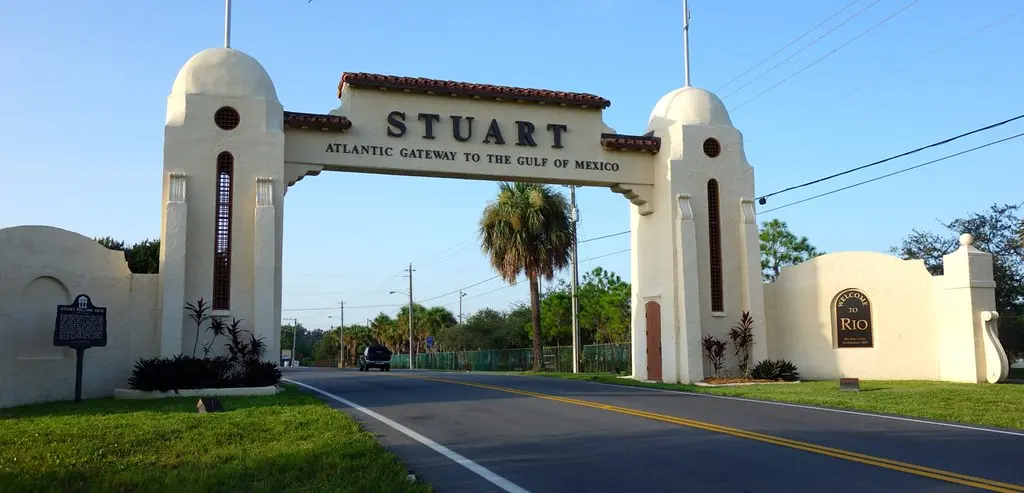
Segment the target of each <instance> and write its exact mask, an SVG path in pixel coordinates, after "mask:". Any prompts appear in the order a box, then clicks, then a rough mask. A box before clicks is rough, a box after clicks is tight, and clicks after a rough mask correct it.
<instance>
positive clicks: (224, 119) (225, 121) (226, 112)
mask: <svg viewBox="0 0 1024 493" xmlns="http://www.w3.org/2000/svg"><path fill="white" fill-rule="evenodd" d="M240 121H241V117H239V116H238V111H237V110H235V109H234V108H232V107H230V106H223V107H221V108H220V109H219V110H217V112H216V113H214V114H213V122H214V123H216V124H217V126H218V127H220V128H221V130H234V129H235V127H237V126H238V122H240ZM704 148H705V149H706V148H707V144H704Z"/></svg>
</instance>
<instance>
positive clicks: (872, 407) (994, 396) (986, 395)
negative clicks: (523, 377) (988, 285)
mask: <svg viewBox="0 0 1024 493" xmlns="http://www.w3.org/2000/svg"><path fill="white" fill-rule="evenodd" d="M524 374H529V375H541V376H546V377H555V378H565V379H570V380H587V381H593V382H601V383H610V384H616V385H628V386H636V387H653V388H659V389H667V390H678V391H682V392H695V393H702V394H714V395H728V396H734V397H746V398H751V399H763V400H769V401H779V402H792V403H796V404H810V405H815V406H825V407H831V408H838V409H852V410H858V411H868V412H876V413H884V414H897V415H902V416H913V417H918V418H928V419H937V420H941V421H954V422H960V423H970V424H978V425H986V426H997V427H1005V428H1019V429H1024V385H1021V384H1011V383H1006V384H995V385H992V384H963V383H948V382H920V381H883V380H878V381H864V380H862V381H861V382H860V388H861V391H860V392H839V382H838V381H836V380H832V381H816V382H801V383H794V384H764V385H746V386H737V387H698V386H696V385H676V384H661V383H646V382H638V381H636V380H631V379H628V378H619V377H617V376H615V375H610V374H578V375H574V374H572V373H543V372H542V373H532V372H526V373H524Z"/></svg>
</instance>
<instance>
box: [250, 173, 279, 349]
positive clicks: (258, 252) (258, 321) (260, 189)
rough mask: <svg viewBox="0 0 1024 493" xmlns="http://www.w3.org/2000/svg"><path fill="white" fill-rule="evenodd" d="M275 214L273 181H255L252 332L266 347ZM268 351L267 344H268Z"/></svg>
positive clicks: (272, 301)
mask: <svg viewBox="0 0 1024 493" xmlns="http://www.w3.org/2000/svg"><path fill="white" fill-rule="evenodd" d="M276 213H277V210H276V208H275V207H274V179H273V178H268V177H263V176H261V177H257V178H256V210H255V222H254V230H253V238H254V241H255V244H254V245H253V253H254V258H253V260H254V265H253V268H254V269H255V270H254V272H253V281H254V285H253V320H252V325H253V326H252V332H253V334H254V335H256V337H257V338H263V340H264V341H265V342H267V343H269V342H270V341H273V340H274V327H275V320H274V319H275V317H274V313H275V311H274V308H275V306H276V296H277V284H276V282H275V274H276V266H277V249H278V248H279V245H278V244H277V238H278V235H277V230H276V228H277V217H276ZM268 347H269V344H268ZM263 359H264V360H267V361H277V360H278V355H277V354H269V353H268V354H265V355H264V357H263Z"/></svg>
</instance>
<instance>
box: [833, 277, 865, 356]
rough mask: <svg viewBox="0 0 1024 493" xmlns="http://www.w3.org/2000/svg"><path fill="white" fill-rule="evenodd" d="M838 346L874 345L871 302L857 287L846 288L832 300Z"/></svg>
mask: <svg viewBox="0 0 1024 493" xmlns="http://www.w3.org/2000/svg"><path fill="white" fill-rule="evenodd" d="M832 313H833V316H834V317H835V321H836V322H835V323H836V347H841V348H843V347H873V346H874V338H873V337H872V326H871V302H869V301H868V297H867V295H865V294H864V293H862V292H861V291H859V290H857V289H845V290H843V291H841V292H840V293H839V296H836V299H835V301H833V302H832Z"/></svg>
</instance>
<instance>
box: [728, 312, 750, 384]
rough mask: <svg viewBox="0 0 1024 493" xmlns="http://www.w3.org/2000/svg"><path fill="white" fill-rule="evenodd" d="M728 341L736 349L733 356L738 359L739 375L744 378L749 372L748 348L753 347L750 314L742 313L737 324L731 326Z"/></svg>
mask: <svg viewBox="0 0 1024 493" xmlns="http://www.w3.org/2000/svg"><path fill="white" fill-rule="evenodd" d="M729 339H731V340H732V345H733V347H735V348H736V353H735V356H737V357H738V358H739V366H740V374H741V375H743V376H744V377H746V376H748V374H749V372H750V346H753V345H754V318H753V317H751V316H750V312H743V314H742V315H741V316H740V321H739V323H737V324H736V325H733V326H732V329H730V330H729ZM741 353H742V354H741Z"/></svg>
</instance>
